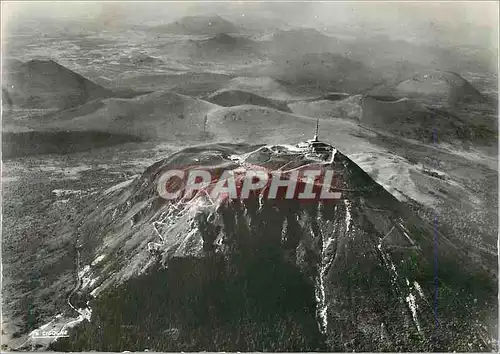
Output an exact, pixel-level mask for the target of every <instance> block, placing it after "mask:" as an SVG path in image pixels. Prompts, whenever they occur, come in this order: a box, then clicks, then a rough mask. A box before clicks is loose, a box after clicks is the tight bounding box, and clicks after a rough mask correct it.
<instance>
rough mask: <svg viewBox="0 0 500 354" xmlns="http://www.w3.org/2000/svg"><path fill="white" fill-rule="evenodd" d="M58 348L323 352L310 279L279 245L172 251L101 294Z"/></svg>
mask: <svg viewBox="0 0 500 354" xmlns="http://www.w3.org/2000/svg"><path fill="white" fill-rule="evenodd" d="M92 305H93V306H92V307H93V313H92V320H91V322H90V323H89V322H85V323H83V324H82V325H80V326H79V327H77V328H74V329H73V330H71V332H70V337H69V338H62V339H60V340H59V341H58V342H56V343H55V344H53V345H52V347H51V349H53V350H57V351H88V350H98V351H124V350H130V351H142V350H144V349H149V350H155V351H203V350H208V351H255V350H257V351H318V350H319V351H321V350H325V347H324V338H323V336H322V335H321V333H320V332H319V329H318V325H317V322H316V319H315V311H316V305H315V301H314V289H313V285H312V284H311V283H310V282H309V281H308V280H307V279H306V278H305V276H304V275H303V274H301V273H300V271H299V269H298V268H297V267H295V266H294V265H292V264H289V263H287V262H286V261H284V260H283V255H282V253H280V252H279V251H277V250H273V249H268V250H262V249H261V250H260V252H259V254H258V255H255V254H253V255H245V254H239V255H235V256H232V257H231V258H230V259H223V258H222V257H220V256H217V255H212V256H208V257H206V258H202V259H197V258H174V259H172V260H171V261H170V262H169V264H168V268H160V267H156V269H153V270H152V271H151V272H149V273H148V274H147V275H144V276H141V277H138V278H135V279H132V280H131V281H129V282H127V283H126V284H124V285H122V286H120V287H118V288H115V289H112V290H110V291H109V292H106V293H105V294H102V295H101V296H100V297H99V298H98V299H96V300H95V301H94V303H93V304H92Z"/></svg>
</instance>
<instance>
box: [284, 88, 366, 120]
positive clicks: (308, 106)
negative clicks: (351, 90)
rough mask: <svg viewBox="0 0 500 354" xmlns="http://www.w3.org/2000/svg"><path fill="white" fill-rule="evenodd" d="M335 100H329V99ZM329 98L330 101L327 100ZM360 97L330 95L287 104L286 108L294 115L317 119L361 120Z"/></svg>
mask: <svg viewBox="0 0 500 354" xmlns="http://www.w3.org/2000/svg"><path fill="white" fill-rule="evenodd" d="M332 97H333V98H335V99H331V98H332ZM328 98H330V99H328ZM361 100H362V95H353V96H349V95H347V97H346V96H345V95H343V94H337V95H334V94H330V95H326V96H325V97H320V99H314V100H310V101H309V100H303V101H298V102H293V103H289V104H288V107H290V109H291V110H292V112H293V113H295V114H300V115H304V116H309V117H317V118H352V119H359V118H361V104H360V103H361Z"/></svg>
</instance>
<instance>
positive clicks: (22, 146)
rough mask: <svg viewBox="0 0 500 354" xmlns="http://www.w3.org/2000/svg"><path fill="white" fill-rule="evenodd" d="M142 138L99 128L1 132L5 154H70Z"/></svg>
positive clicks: (7, 156)
mask: <svg viewBox="0 0 500 354" xmlns="http://www.w3.org/2000/svg"><path fill="white" fill-rule="evenodd" d="M137 141H140V139H138V138H137V137H134V136H130V135H123V134H111V133H106V132H99V131H84V132H81V131H80V132H78V131H77V132H70V131H56V132H41V131H39V132H37V131H32V132H16V133H10V132H9V133H7V132H3V133H2V156H3V157H4V158H11V157H20V156H32V155H42V154H69V153H74V152H80V151H86V150H92V149H97V148H100V147H105V146H111V145H117V144H123V143H128V142H137Z"/></svg>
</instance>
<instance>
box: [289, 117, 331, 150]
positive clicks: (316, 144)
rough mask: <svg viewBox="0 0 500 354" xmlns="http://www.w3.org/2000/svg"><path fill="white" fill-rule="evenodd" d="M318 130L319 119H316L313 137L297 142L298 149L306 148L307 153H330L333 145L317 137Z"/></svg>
mask: <svg viewBox="0 0 500 354" xmlns="http://www.w3.org/2000/svg"><path fill="white" fill-rule="evenodd" d="M318 130H319V119H316V133H315V134H314V138H312V139H309V140H307V141H304V142H300V143H298V144H297V147H298V148H300V149H305V150H307V152H308V153H312V154H327V153H331V152H332V151H333V150H334V148H333V146H331V145H330V144H327V143H324V142H322V141H320V140H319V139H318Z"/></svg>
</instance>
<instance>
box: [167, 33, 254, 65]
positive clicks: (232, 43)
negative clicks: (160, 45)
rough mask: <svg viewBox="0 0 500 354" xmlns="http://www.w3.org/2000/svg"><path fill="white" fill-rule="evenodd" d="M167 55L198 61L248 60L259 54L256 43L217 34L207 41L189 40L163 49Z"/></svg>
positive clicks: (238, 37) (242, 38) (239, 37)
mask: <svg viewBox="0 0 500 354" xmlns="http://www.w3.org/2000/svg"><path fill="white" fill-rule="evenodd" d="M165 48H166V49H167V50H168V53H169V55H175V56H177V57H186V58H190V59H200V60H221V57H223V58H224V59H229V58H236V59H244V60H248V58H249V57H254V56H256V55H258V54H259V50H260V49H259V46H258V43H257V42H255V41H253V40H251V39H248V38H245V37H241V36H233V35H229V34H226V33H217V34H216V35H215V36H213V37H210V38H207V39H189V40H187V41H181V42H177V43H174V44H168V45H167V46H166V47H165Z"/></svg>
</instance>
